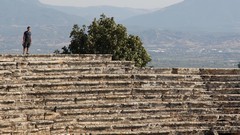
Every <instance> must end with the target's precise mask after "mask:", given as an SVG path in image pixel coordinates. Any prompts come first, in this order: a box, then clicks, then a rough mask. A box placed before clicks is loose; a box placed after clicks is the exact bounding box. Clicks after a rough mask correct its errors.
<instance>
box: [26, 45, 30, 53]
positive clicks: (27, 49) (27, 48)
mask: <svg viewBox="0 0 240 135" xmlns="http://www.w3.org/2000/svg"><path fill="white" fill-rule="evenodd" d="M30 45H31V44H30V43H28V44H27V47H26V54H29V52H28V51H29V47H30Z"/></svg>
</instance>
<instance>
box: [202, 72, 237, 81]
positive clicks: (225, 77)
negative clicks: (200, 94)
mask: <svg viewBox="0 0 240 135" xmlns="http://www.w3.org/2000/svg"><path fill="white" fill-rule="evenodd" d="M201 77H202V79H203V81H207V82H208V81H210V82H215V81H217V82H232V81H240V74H238V75H202V76H201Z"/></svg>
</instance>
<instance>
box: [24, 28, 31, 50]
mask: <svg viewBox="0 0 240 135" xmlns="http://www.w3.org/2000/svg"><path fill="white" fill-rule="evenodd" d="M31 42H32V33H31V28H30V26H28V27H27V31H25V32H24V33H23V43H22V46H23V54H29V53H28V50H29V47H30V45H31Z"/></svg>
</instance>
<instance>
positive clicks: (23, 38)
mask: <svg viewBox="0 0 240 135" xmlns="http://www.w3.org/2000/svg"><path fill="white" fill-rule="evenodd" d="M24 42H25V32H24V33H23V41H22V43H24Z"/></svg>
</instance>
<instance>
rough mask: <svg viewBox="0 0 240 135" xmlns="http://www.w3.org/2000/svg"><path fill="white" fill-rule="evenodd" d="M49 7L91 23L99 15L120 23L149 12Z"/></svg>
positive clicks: (106, 8) (140, 10)
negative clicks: (110, 17) (112, 18)
mask: <svg viewBox="0 0 240 135" xmlns="http://www.w3.org/2000/svg"><path fill="white" fill-rule="evenodd" d="M50 7H51V8H53V9H56V10H58V11H61V12H64V13H68V14H71V15H77V16H81V17H84V18H85V19H87V20H88V21H92V20H93V18H96V17H99V15H100V14H105V15H107V16H112V17H114V18H115V19H116V20H117V21H120V20H125V19H127V18H130V17H133V16H137V15H141V14H146V13H149V12H151V11H150V10H144V9H134V8H123V7H112V6H93V7H64V6H50Z"/></svg>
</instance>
